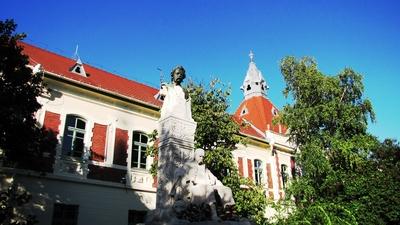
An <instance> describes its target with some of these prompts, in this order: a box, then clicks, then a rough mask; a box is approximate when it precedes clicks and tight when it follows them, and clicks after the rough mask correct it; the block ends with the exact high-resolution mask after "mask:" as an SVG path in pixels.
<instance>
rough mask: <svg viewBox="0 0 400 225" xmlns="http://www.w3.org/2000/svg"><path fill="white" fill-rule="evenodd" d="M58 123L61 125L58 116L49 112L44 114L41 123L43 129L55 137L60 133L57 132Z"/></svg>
mask: <svg viewBox="0 0 400 225" xmlns="http://www.w3.org/2000/svg"><path fill="white" fill-rule="evenodd" d="M60 123H61V120H60V114H57V113H53V112H49V111H46V112H45V114H44V121H43V127H44V128H46V129H47V130H51V131H53V132H54V133H55V134H56V135H58V133H59V132H60V131H59V130H58V127H59V126H60Z"/></svg>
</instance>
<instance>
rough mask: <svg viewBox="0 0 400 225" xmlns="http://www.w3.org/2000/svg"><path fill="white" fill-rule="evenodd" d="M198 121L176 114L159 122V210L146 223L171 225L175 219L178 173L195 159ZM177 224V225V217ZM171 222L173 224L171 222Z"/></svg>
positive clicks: (157, 198) (157, 207)
mask: <svg viewBox="0 0 400 225" xmlns="http://www.w3.org/2000/svg"><path fill="white" fill-rule="evenodd" d="M195 131H196V122H194V120H193V119H191V118H190V119H182V118H178V117H175V116H172V115H171V116H168V117H166V118H161V119H160V121H159V130H158V133H159V148H158V170H157V182H158V187H157V196H156V209H155V210H154V211H153V212H151V215H148V218H147V220H148V222H147V223H146V224H167V223H166V222H167V221H170V222H172V221H171V220H172V219H174V216H173V215H174V210H173V207H174V202H175V201H174V198H173V196H171V192H172V190H173V185H174V181H175V172H176V171H177V169H178V168H182V167H183V166H184V165H185V164H187V163H188V162H190V161H192V160H193V152H194V151H193V148H194V133H195ZM174 220H175V222H174V223H175V224H176V222H177V221H176V219H174ZM168 224H171V223H168Z"/></svg>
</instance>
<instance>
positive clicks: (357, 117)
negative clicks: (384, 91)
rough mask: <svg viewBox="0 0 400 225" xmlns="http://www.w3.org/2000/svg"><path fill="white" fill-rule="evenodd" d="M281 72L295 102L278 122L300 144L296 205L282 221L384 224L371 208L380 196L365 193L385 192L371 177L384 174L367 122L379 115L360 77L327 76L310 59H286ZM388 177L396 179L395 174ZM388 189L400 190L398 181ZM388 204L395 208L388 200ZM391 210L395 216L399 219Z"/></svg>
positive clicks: (345, 72)
mask: <svg viewBox="0 0 400 225" xmlns="http://www.w3.org/2000/svg"><path fill="white" fill-rule="evenodd" d="M281 72H282V74H283V77H284V79H285V81H286V88H285V89H284V94H285V96H286V97H288V95H289V94H290V95H291V97H292V98H293V104H291V105H287V106H285V107H284V109H283V111H282V112H281V114H280V117H279V118H278V121H279V122H281V123H283V124H285V125H287V126H288V128H289V130H290V139H291V141H293V142H294V143H295V144H297V146H298V149H299V152H298V154H297V155H296V160H297V163H298V165H299V167H300V168H301V176H298V178H297V179H295V180H294V181H293V182H292V185H291V186H290V187H289V189H288V190H287V192H288V195H287V196H293V197H294V199H295V207H294V208H292V213H290V215H289V217H288V218H280V220H279V222H278V223H284V224H291V223H294V224H299V223H300V224H303V223H304V224H358V223H360V224H384V223H382V221H383V219H382V215H378V213H377V212H376V211H374V210H375V209H374V207H372V206H371V205H374V204H373V203H371V201H373V200H378V198H379V196H380V197H382V195H375V196H373V197H371V195H370V193H366V192H369V191H370V190H371V188H372V186H374V185H375V187H376V188H375V190H376V191H378V192H379V191H383V192H381V193H385V191H384V190H383V189H382V188H381V187H380V186H382V185H380V186H379V185H377V184H378V182H379V181H378V180H375V178H373V179H370V177H369V176H375V177H382V176H379V174H381V173H380V172H378V171H379V169H378V170H377V165H376V163H378V162H379V160H373V159H372V158H371V156H374V154H373V152H374V151H375V150H376V149H379V148H382V147H379V146H380V144H379V142H378V141H377V140H376V138H374V137H373V136H371V135H370V134H368V133H367V125H368V121H369V120H371V121H374V118H375V116H374V113H373V110H372V105H371V103H370V101H369V100H367V99H365V98H363V91H364V89H363V83H362V76H361V75H360V74H358V73H356V72H355V71H353V70H352V69H350V68H346V69H344V70H343V71H342V72H340V73H339V74H338V75H336V76H326V75H324V74H323V73H322V72H320V71H319V70H318V68H317V64H316V62H315V61H314V60H313V59H311V58H307V57H305V58H302V59H300V60H297V59H295V58H294V57H286V58H284V59H283V60H282V63H281ZM382 163H383V161H381V162H379V163H378V164H381V165H382ZM389 167H390V166H389ZM389 167H387V168H389ZM390 168H391V167H390ZM390 171H392V172H393V171H394V170H390ZM397 171H398V170H397ZM377 173H378V174H377ZM397 174H398V173H397ZM387 179H388V180H390V181H391V182H390V183H393V182H394V176H390V177H387ZM394 183H396V182H394ZM397 184H398V182H397ZM390 189H391V190H390V191H389V192H390V193H392V192H393V191H394V190H398V188H395V185H393V186H391V187H390ZM392 194H393V193H392ZM383 195H385V196H386V194H383ZM386 197H388V196H386ZM395 202H396V203H397V202H398V201H395ZM385 204H388V205H390V206H394V205H393V202H390V201H386V200H385ZM397 204H398V203H397ZM380 205H383V204H380ZM394 208H398V207H394ZM385 212H388V211H385ZM391 212H392V218H398V215H396V213H394V212H393V211H391ZM381 214H382V213H381Z"/></svg>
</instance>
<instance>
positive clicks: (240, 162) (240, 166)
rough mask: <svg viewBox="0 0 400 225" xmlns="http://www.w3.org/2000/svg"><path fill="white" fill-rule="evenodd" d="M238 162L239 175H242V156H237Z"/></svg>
mask: <svg viewBox="0 0 400 225" xmlns="http://www.w3.org/2000/svg"><path fill="white" fill-rule="evenodd" d="M238 164H239V175H240V176H241V177H243V158H242V157H239V158H238Z"/></svg>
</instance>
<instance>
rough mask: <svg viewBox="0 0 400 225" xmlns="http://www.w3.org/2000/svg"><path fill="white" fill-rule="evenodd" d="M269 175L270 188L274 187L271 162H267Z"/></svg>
mask: <svg viewBox="0 0 400 225" xmlns="http://www.w3.org/2000/svg"><path fill="white" fill-rule="evenodd" d="M267 177H268V188H271V189H272V188H274V184H273V183H272V172H271V164H270V163H267Z"/></svg>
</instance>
